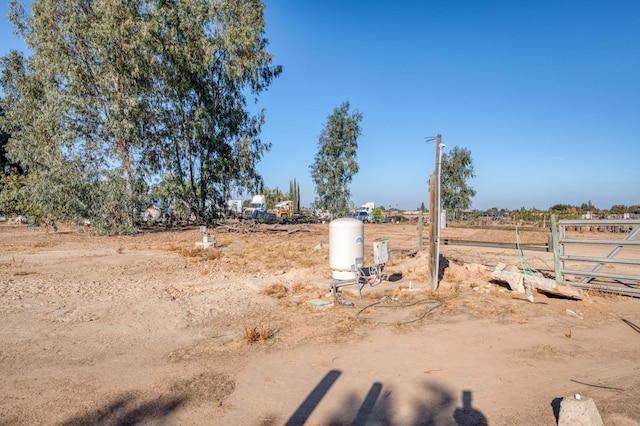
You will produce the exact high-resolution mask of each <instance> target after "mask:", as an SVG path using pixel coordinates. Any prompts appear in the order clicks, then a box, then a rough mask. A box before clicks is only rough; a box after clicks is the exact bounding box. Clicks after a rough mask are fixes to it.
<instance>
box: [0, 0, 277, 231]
mask: <svg viewBox="0 0 640 426" xmlns="http://www.w3.org/2000/svg"><path fill="white" fill-rule="evenodd" d="M32 11H33V16H28V15H27V13H25V11H24V10H23V8H22V7H21V5H20V4H19V3H17V2H16V1H12V2H11V13H10V19H11V21H12V22H13V24H14V26H15V27H16V29H17V32H18V34H19V35H21V36H22V37H23V38H24V39H25V40H26V42H27V46H28V47H29V48H30V50H31V52H32V54H31V56H30V57H28V58H25V57H24V56H23V55H22V54H21V53H19V52H15V51H12V52H11V53H10V54H9V55H7V56H5V57H3V58H1V59H0V68H1V69H2V78H1V80H0V82H1V84H2V88H3V92H4V94H5V97H4V99H2V101H1V103H0V108H2V109H3V110H4V111H5V113H6V116H5V117H4V118H3V119H2V120H1V121H2V129H3V130H4V131H5V132H6V133H9V134H10V135H11V139H9V141H8V142H7V143H6V146H5V148H6V156H7V159H8V160H10V161H12V162H13V163H15V164H19V165H20V167H22V168H24V170H25V171H26V172H27V173H28V175H29V178H28V179H26V181H28V183H25V184H24V185H23V186H20V188H19V189H18V187H16V186H15V185H13V186H11V188H12V190H15V191H20V192H21V194H14V195H15V197H13V198H12V196H11V195H7V196H6V197H4V198H5V199H14V200H18V199H20V200H23V203H28V204H29V203H35V204H33V205H31V204H29V205H28V206H25V205H22V204H19V203H17V201H16V203H15V204H14V205H13V207H17V206H18V205H20V208H21V209H24V211H30V212H32V214H34V215H48V216H51V217H53V218H56V219H70V218H75V217H76V216H78V215H81V214H88V215H90V216H89V219H91V221H92V223H102V222H103V223H105V226H107V228H110V229H112V230H117V231H124V232H130V231H132V230H133V229H134V225H135V221H136V220H137V219H138V217H139V212H140V208H141V206H143V205H144V203H145V202H146V200H147V199H148V194H147V189H148V185H147V183H146V182H147V180H148V179H149V178H150V177H151V176H155V175H162V176H165V179H166V180H167V182H168V185H167V189H170V190H171V193H170V194H167V196H168V197H169V198H171V199H174V200H177V202H178V203H179V204H180V205H181V206H186V207H187V208H188V209H189V212H190V214H194V215H195V216H196V217H197V218H198V219H201V220H204V221H207V222H212V221H214V220H215V218H216V215H217V214H218V213H219V212H220V211H222V210H223V209H221V208H220V207H223V206H224V205H225V203H226V199H227V198H228V194H229V193H230V192H231V189H232V187H235V188H250V189H253V188H257V187H258V186H259V185H260V184H261V178H260V176H259V175H258V174H257V172H256V164H257V162H258V161H259V159H260V158H261V156H262V154H263V153H264V152H265V151H266V150H268V149H269V144H265V143H262V142H261V141H260V138H259V132H260V126H261V125H262V123H263V122H264V116H263V114H262V113H260V114H258V115H257V116H253V115H251V114H249V113H248V111H247V108H246V104H247V102H246V95H247V94H252V95H253V96H257V95H258V94H259V93H260V92H262V91H263V90H265V89H266V88H267V87H268V85H269V84H270V82H271V81H272V79H273V78H275V77H277V76H278V75H279V74H280V72H281V67H279V66H272V65H271V61H272V58H271V55H270V54H269V53H267V52H266V51H265V47H266V44H267V40H266V38H265V37H264V35H263V33H264V17H263V11H264V5H263V3H262V1H258V0H248V1H243V0H218V1H214V0H183V1H180V2H174V1H164V0H93V1H89V0H56V1H54V0H34V2H33V3H32ZM48 179H51V181H52V182H54V183H55V185H48V184H47V180H48ZM79 190H83V191H88V193H87V192H84V193H78V192H77V191H79ZM106 224H108V225H106Z"/></svg>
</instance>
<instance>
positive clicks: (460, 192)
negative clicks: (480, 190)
mask: <svg viewBox="0 0 640 426" xmlns="http://www.w3.org/2000/svg"><path fill="white" fill-rule="evenodd" d="M474 176H475V175H474V174H473V160H472V158H471V151H469V150H468V149H466V148H459V147H457V146H456V147H454V148H453V149H452V150H451V151H450V152H445V153H444V154H443V155H442V163H441V186H440V198H441V200H442V207H443V208H444V209H446V210H447V212H453V217H454V219H455V218H458V217H460V212H461V211H462V210H466V209H468V208H469V207H471V199H472V198H473V197H474V196H475V195H476V191H475V190H474V189H473V188H472V187H470V186H469V185H468V184H467V180H468V179H471V178H473V177H474Z"/></svg>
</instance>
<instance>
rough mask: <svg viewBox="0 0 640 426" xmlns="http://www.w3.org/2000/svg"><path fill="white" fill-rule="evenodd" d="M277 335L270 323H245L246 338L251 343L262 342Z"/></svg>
mask: <svg viewBox="0 0 640 426" xmlns="http://www.w3.org/2000/svg"><path fill="white" fill-rule="evenodd" d="M274 335H275V331H274V330H272V329H271V326H270V325H268V324H267V325H265V324H260V325H258V326H255V327H251V326H249V325H247V324H245V325H244V339H245V340H246V341H247V342H249V343H254V342H260V341H262V342H263V341H265V340H269V339H271V338H272V337H273V336H274Z"/></svg>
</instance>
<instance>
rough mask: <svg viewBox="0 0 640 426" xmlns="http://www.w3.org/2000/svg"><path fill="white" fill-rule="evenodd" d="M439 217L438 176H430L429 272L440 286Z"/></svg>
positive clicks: (434, 283)
mask: <svg viewBox="0 0 640 426" xmlns="http://www.w3.org/2000/svg"><path fill="white" fill-rule="evenodd" d="M437 216H438V212H437V210H436V175H435V174H433V175H431V176H429V271H431V278H432V281H433V282H432V283H431V284H433V285H434V287H435V286H437V285H438V271H436V268H437V262H436V256H438V255H439V253H438V250H437V248H436V227H435V223H434V222H435V221H436V217H437Z"/></svg>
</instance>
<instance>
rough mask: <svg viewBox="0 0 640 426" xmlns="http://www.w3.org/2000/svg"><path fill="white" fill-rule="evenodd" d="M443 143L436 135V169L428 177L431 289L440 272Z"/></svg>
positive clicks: (436, 285) (435, 286)
mask: <svg viewBox="0 0 640 426" xmlns="http://www.w3.org/2000/svg"><path fill="white" fill-rule="evenodd" d="M444 147H445V145H444V144H443V143H442V135H438V136H436V169H435V172H434V174H432V175H431V177H430V179H429V183H430V185H429V249H430V250H429V265H430V267H431V272H432V274H433V275H432V276H433V289H434V290H436V289H437V288H438V277H439V272H440V227H441V225H440V219H441V214H442V213H441V204H442V203H441V200H440V181H441V171H440V169H441V167H440V166H441V164H442V150H443V149H444Z"/></svg>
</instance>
